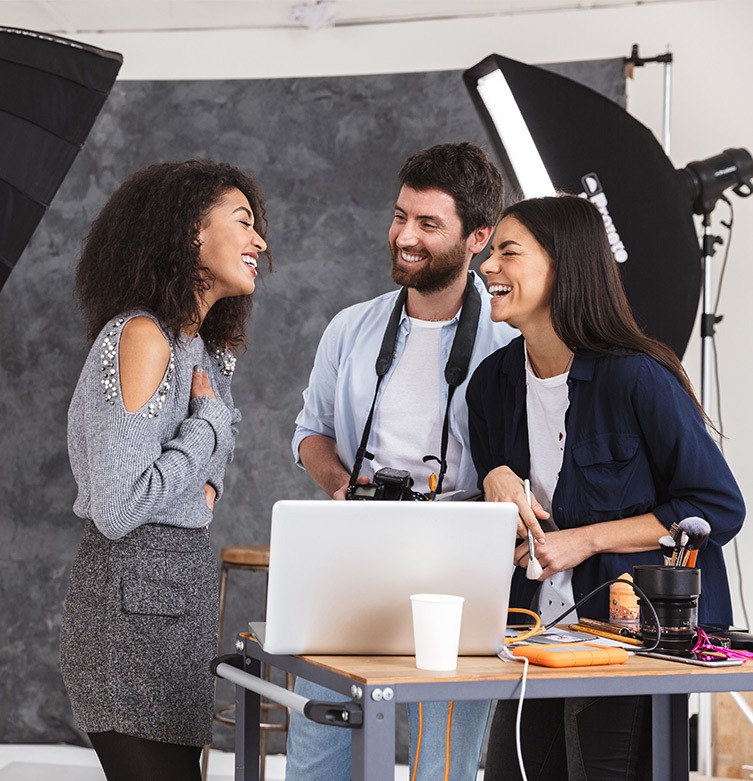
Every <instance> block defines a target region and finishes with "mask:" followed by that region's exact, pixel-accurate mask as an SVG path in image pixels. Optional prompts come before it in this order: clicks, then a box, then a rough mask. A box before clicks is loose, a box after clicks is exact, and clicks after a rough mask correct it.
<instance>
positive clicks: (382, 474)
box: [346, 466, 424, 502]
mask: <svg viewBox="0 0 753 781" xmlns="http://www.w3.org/2000/svg"><path fill="white" fill-rule="evenodd" d="M412 486H413V478H412V477H411V476H410V472H406V471H405V470H404V469H393V468H392V467H389V466H386V467H384V468H382V469H379V470H378V471H376V472H375V473H374V482H373V483H366V484H364V485H361V484H360V483H356V484H355V485H349V486H348V491H347V494H346V498H347V499H359V500H362V499H381V500H382V501H391V502H400V501H412V500H414V499H419V498H420V499H423V498H424V497H423V496H422V495H421V494H417V493H415V492H414V491H413V490H412Z"/></svg>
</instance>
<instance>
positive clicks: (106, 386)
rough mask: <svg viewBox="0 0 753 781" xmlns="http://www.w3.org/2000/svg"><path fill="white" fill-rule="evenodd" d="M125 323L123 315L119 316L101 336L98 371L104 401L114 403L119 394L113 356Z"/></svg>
mask: <svg viewBox="0 0 753 781" xmlns="http://www.w3.org/2000/svg"><path fill="white" fill-rule="evenodd" d="M123 323H125V317H119V318H118V319H117V320H115V321H114V322H113V323H112V324H111V325H110V328H109V330H108V331H107V332H106V333H105V335H104V336H103V337H102V344H101V345H100V347H101V349H102V354H101V359H102V361H101V364H100V371H101V372H102V379H101V380H100V382H101V383H102V392H103V393H104V394H105V401H107V402H109V403H110V404H115V398H116V397H117V396H118V395H119V393H120V391H119V388H118V374H117V369H116V368H115V357H116V356H117V354H118V340H117V338H116V337H119V336H120V331H121V329H122V328H123Z"/></svg>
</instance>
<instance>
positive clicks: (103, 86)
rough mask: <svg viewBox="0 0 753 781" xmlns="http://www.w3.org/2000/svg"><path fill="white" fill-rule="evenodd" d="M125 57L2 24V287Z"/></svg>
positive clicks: (70, 163)
mask: <svg viewBox="0 0 753 781" xmlns="http://www.w3.org/2000/svg"><path fill="white" fill-rule="evenodd" d="M122 64H123V58H122V56H121V55H120V54H116V53H115V52H108V51H103V50H102V49H97V48H95V47H94V46H86V45H84V44H81V43H76V42H75V41H69V40H66V39H65V38H58V37H56V36H53V35H46V34H43V33H36V32H31V31H30V30H19V29H14V28H11V27H0V84H2V90H1V91H0V289H1V288H2V286H3V285H4V284H5V280H6V279H7V278H8V276H9V274H10V272H11V270H12V269H13V266H14V265H15V264H16V261H17V260H18V259H19V257H20V256H21V253H22V252H23V251H24V249H25V247H26V245H27V244H28V243H29V240H30V239H31V236H32V234H33V233H34V230H35V229H36V227H37V225H38V224H39V221H40V220H41V219H42V216H43V215H44V212H45V210H46V209H47V207H48V206H49V205H50V203H51V201H52V198H53V196H54V195H55V193H56V192H57V189H58V187H60V184H61V182H62V181H63V179H64V178H65V175H66V174H67V173H68V170H69V169H70V167H71V165H72V163H73V161H74V159H75V158H76V155H77V154H78V153H79V150H80V149H81V147H82V146H83V144H84V141H85V140H86V137H87V135H88V134H89V131H90V130H91V128H92V125H93V124H94V120H95V119H96V118H97V115H98V114H99V112H100V110H101V108H102V106H103V105H104V102H105V100H106V98H107V95H108V94H109V92H110V90H111V89H112V85H113V84H114V83H115V78H116V76H117V75H118V71H119V70H120V66H121V65H122Z"/></svg>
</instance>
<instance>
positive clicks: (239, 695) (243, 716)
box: [235, 654, 261, 781]
mask: <svg viewBox="0 0 753 781" xmlns="http://www.w3.org/2000/svg"><path fill="white" fill-rule="evenodd" d="M243 659H244V669H245V671H246V672H247V673H250V674H251V675H255V676H256V677H257V678H258V677H259V676H260V675H261V662H260V661H259V660H258V659H254V658H253V657H251V656H246V655H245V654H244V655H243ZM260 713H261V697H260V696H259V695H258V694H256V693H255V692H252V691H250V690H249V689H244V688H243V687H242V686H236V687H235V781H259V734H260V729H259V718H260Z"/></svg>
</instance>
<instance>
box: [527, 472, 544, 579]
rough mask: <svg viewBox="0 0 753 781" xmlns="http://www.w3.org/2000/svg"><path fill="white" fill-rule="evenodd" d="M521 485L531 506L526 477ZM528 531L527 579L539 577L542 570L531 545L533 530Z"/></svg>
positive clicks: (529, 482)
mask: <svg viewBox="0 0 753 781" xmlns="http://www.w3.org/2000/svg"><path fill="white" fill-rule="evenodd" d="M523 486H524V487H525V491H526V502H528V506H529V507H530V506H531V481H530V480H528V479H526V480H524V481H523ZM527 532H528V566H527V567H526V577H527V578H528V580H538V579H539V578H540V577H541V573H542V572H543V571H544V570H542V569H541V564H539V560H538V559H537V558H536V554H535V553H534V547H533V532H532V531H531V530H530V529H527Z"/></svg>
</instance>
